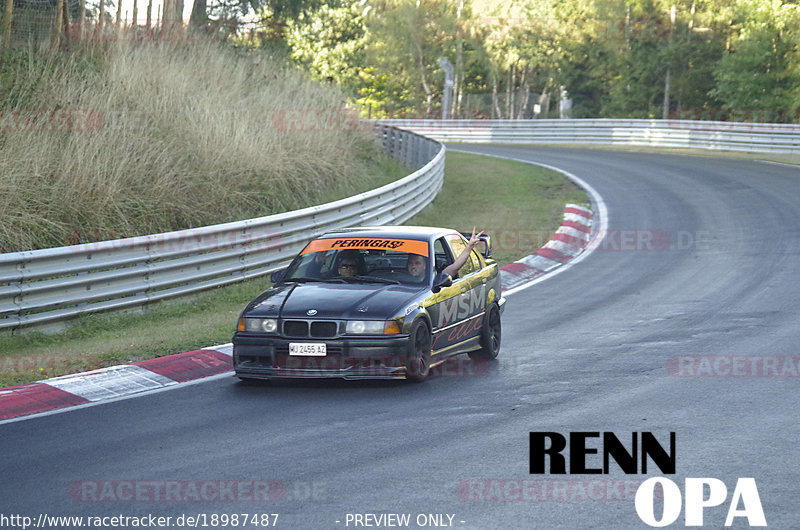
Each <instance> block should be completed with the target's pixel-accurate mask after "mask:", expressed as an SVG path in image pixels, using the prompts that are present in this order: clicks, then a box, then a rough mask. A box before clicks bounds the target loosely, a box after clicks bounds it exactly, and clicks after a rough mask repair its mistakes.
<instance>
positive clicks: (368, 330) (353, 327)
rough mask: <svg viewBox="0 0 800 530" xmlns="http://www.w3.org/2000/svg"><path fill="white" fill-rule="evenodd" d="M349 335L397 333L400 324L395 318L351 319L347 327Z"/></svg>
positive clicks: (346, 330)
mask: <svg viewBox="0 0 800 530" xmlns="http://www.w3.org/2000/svg"><path fill="white" fill-rule="evenodd" d="M345 332H346V333H347V334H348V335H396V334H398V333H400V326H399V325H398V324H397V322H395V321H394V320H349V321H348V322H347V326H346V328H345Z"/></svg>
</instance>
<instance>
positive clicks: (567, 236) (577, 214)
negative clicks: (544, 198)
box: [500, 204, 592, 291]
mask: <svg viewBox="0 0 800 530" xmlns="http://www.w3.org/2000/svg"><path fill="white" fill-rule="evenodd" d="M591 235H592V211H591V210H590V209H589V208H585V207H583V206H578V205H577V204H567V205H566V207H565V208H564V221H563V223H562V224H561V226H560V227H559V229H558V230H556V233H555V234H554V235H553V238H552V239H551V240H550V241H548V242H547V244H545V246H543V247H542V248H540V249H539V250H537V251H536V254H532V255H530V256H526V257H524V258H522V259H520V260H517V261H515V262H514V263H509V264H508V265H503V266H502V267H500V278H501V281H502V285H503V290H504V291H507V290H509V289H513V288H514V287H517V286H518V285H520V284H523V283H525V282H528V281H530V280H532V279H534V278H536V277H538V276H541V275H542V274H545V273H547V272H550V271H552V270H553V269H555V268H557V267H560V266H561V265H563V264H565V263H567V262H568V261H570V260H572V259H574V258H575V257H576V256H578V255H579V254H580V253H581V252H583V250H584V249H585V248H586V245H588V244H589V241H590V239H591Z"/></svg>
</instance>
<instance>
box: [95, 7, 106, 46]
mask: <svg viewBox="0 0 800 530" xmlns="http://www.w3.org/2000/svg"><path fill="white" fill-rule="evenodd" d="M97 11H98V15H97V32H98V33H99V34H100V36H101V38H102V35H103V26H105V23H106V17H105V12H106V2H105V0H100V6H99V7H98V8H97Z"/></svg>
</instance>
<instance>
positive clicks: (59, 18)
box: [50, 0, 64, 52]
mask: <svg viewBox="0 0 800 530" xmlns="http://www.w3.org/2000/svg"><path fill="white" fill-rule="evenodd" d="M63 24H64V0H58V4H56V21H55V24H54V25H53V33H51V34H50V49H51V51H54V52H55V51H58V48H59V47H60V46H61V26H63Z"/></svg>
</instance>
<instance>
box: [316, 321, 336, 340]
mask: <svg viewBox="0 0 800 530" xmlns="http://www.w3.org/2000/svg"><path fill="white" fill-rule="evenodd" d="M311 336H312V337H335V336H336V322H312V323H311Z"/></svg>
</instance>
